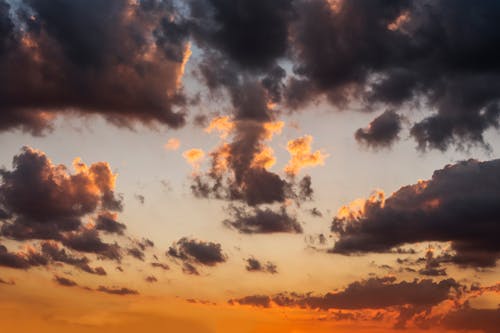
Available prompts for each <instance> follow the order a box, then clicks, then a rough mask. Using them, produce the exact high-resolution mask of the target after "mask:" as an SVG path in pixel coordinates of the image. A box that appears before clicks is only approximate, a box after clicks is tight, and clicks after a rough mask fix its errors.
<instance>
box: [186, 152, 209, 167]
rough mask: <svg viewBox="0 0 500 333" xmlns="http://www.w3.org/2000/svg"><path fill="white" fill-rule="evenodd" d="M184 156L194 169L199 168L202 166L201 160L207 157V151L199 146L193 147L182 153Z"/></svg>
mask: <svg viewBox="0 0 500 333" xmlns="http://www.w3.org/2000/svg"><path fill="white" fill-rule="evenodd" d="M182 156H183V157H184V158H185V159H186V162H188V163H189V164H190V165H191V166H192V167H193V169H195V170H198V169H199V168H200V162H201V161H202V160H203V158H204V157H205V152H204V151H203V150H201V149H198V148H193V149H189V150H186V151H185V152H183V153H182Z"/></svg>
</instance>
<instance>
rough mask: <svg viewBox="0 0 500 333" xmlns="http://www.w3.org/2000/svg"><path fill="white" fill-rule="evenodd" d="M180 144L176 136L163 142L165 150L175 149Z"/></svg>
mask: <svg viewBox="0 0 500 333" xmlns="http://www.w3.org/2000/svg"><path fill="white" fill-rule="evenodd" d="M180 146H181V141H180V140H179V139H177V138H170V139H168V141H167V143H165V145H164V147H165V149H166V150H177V149H179V147H180Z"/></svg>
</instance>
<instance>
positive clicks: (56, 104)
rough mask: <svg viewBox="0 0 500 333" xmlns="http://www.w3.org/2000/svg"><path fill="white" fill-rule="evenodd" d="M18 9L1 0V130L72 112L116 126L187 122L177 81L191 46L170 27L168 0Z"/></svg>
mask: <svg viewBox="0 0 500 333" xmlns="http://www.w3.org/2000/svg"><path fill="white" fill-rule="evenodd" d="M18 7H19V10H9V5H8V4H7V3H6V2H5V1H3V0H2V1H1V2H0V8H1V10H0V22H1V23H0V24H1V26H2V27H3V28H2V29H1V31H2V32H1V33H0V55H1V57H0V73H1V74H0V81H1V82H9V85H8V86H5V85H3V86H2V89H0V96H2V98H1V104H0V108H1V109H2V110H3V112H2V113H1V119H2V121H1V122H0V123H1V124H2V125H1V126H0V129H1V130H8V129H12V128H21V129H23V130H26V131H30V132H32V133H35V134H40V133H42V132H43V131H45V130H46V129H48V128H50V126H51V124H52V120H53V118H54V116H55V115H57V114H67V113H73V114H74V112H75V111H77V112H78V113H80V114H86V115H87V114H99V115H102V116H103V117H104V118H106V119H107V120H109V121H111V122H112V123H114V124H117V125H119V126H131V125H132V124H133V123H134V122H142V123H145V124H164V125H168V126H170V127H174V128H176V127H179V126H182V125H183V124H184V122H185V119H184V116H185V115H184V111H182V108H183V106H184V105H185V103H186V98H185V96H184V95H183V92H182V85H181V84H180V79H181V77H182V75H183V72H184V66H185V62H186V60H187V59H188V58H189V54H190V53H189V52H190V49H189V43H188V41H187V39H186V38H187V35H186V33H185V32H183V31H181V30H179V29H178V30H177V31H173V30H172V29H170V28H171V27H175V26H176V25H177V21H178V19H179V18H178V17H177V15H176V13H175V10H174V8H173V7H172V6H170V5H169V4H168V3H167V2H157V1H148V2H130V1H126V0H119V1H114V2H106V3H102V2H101V1H96V0H91V1H72V0H65V1H63V3H61V5H60V6H58V5H55V4H54V3H52V2H51V1H34V0H22V1H20V3H19V4H18ZM165 34H168V36H169V38H164V37H165ZM172 50H175V52H171V51H172ZM173 53H175V54H173ZM19 73H23V74H22V75H19Z"/></svg>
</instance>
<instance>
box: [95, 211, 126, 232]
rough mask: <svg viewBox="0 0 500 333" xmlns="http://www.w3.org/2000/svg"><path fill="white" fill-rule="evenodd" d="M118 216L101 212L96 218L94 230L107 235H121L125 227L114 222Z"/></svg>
mask: <svg viewBox="0 0 500 333" xmlns="http://www.w3.org/2000/svg"><path fill="white" fill-rule="evenodd" d="M117 217H118V214H116V213H111V212H106V211H105V212H102V213H100V214H99V215H98V216H97V220H96V225H95V228H96V229H97V230H100V231H104V232H106V233H108V234H117V235H123V232H124V231H125V230H126V229H127V226H126V225H125V224H123V223H120V222H118V221H116V219H117Z"/></svg>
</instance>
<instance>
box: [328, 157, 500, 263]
mask: <svg viewBox="0 0 500 333" xmlns="http://www.w3.org/2000/svg"><path fill="white" fill-rule="evenodd" d="M499 172H500V160H491V161H486V162H479V161H476V160H468V161H463V162H459V163H456V164H453V165H447V166H445V167H444V168H443V169H441V170H437V171H435V172H434V174H433V176H432V178H431V179H430V180H427V181H419V182H418V183H417V184H413V185H408V186H404V187H402V188H400V189H399V190H398V191H396V192H394V193H393V194H392V195H391V196H390V197H388V198H387V199H384V198H383V197H382V196H381V195H375V196H374V197H372V198H371V199H369V200H361V201H357V202H354V203H355V204H356V203H357V206H358V207H357V208H356V209H354V210H353V209H350V208H348V207H347V208H346V207H344V208H342V209H340V210H339V212H338V214H337V216H336V217H335V218H334V220H333V223H332V231H334V232H336V233H337V234H338V236H339V239H338V240H337V242H336V243H335V245H334V248H333V249H332V251H333V252H336V253H343V254H349V253H359V252H385V251H389V250H390V249H392V248H395V247H398V246H400V245H402V244H408V243H419V242H425V241H439V242H451V250H452V251H453V252H454V255H453V256H452V257H451V258H450V259H449V260H448V261H451V262H455V263H457V264H459V265H463V266H467V265H471V266H477V267H487V266H494V265H495V262H496V260H497V259H498V257H499V256H500V247H499V243H498V240H497V237H496V235H497V234H498V232H499V229H498V228H499V227H500V224H499V223H498V222H497V221H498V220H499V218H500V211H499V206H498V204H497V203H498V202H499V200H500V191H499V188H500V178H499V177H498V174H499Z"/></svg>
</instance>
